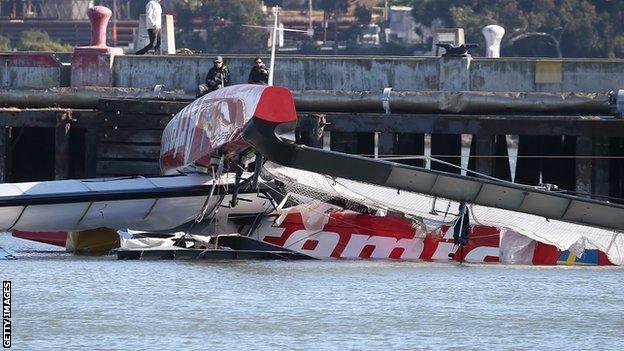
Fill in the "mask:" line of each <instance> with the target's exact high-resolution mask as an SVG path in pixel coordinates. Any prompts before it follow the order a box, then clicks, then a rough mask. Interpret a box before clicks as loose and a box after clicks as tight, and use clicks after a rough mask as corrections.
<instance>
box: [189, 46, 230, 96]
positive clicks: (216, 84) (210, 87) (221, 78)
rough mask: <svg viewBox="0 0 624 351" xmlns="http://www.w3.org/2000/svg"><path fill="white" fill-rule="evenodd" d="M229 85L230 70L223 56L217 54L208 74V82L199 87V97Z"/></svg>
mask: <svg viewBox="0 0 624 351" xmlns="http://www.w3.org/2000/svg"><path fill="white" fill-rule="evenodd" d="M228 85H230V71H229V70H228V68H227V66H226V65H225V64H224V63H223V57H221V56H217V57H215V59H214V66H212V68H211V69H210V70H209V71H208V74H207V75H206V84H201V85H200V86H199V88H198V91H197V97H200V96H202V95H205V94H208V93H209V92H211V91H215V90H217V89H220V88H223V87H227V86H228Z"/></svg>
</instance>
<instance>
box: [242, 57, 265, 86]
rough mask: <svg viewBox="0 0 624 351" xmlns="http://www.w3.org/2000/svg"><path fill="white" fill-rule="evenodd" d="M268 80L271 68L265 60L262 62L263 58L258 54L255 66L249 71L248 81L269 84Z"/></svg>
mask: <svg viewBox="0 0 624 351" xmlns="http://www.w3.org/2000/svg"><path fill="white" fill-rule="evenodd" d="M268 82H269V69H268V68H267V66H265V64H264V62H262V58H260V56H258V57H256V58H255V60H254V66H253V67H252V68H251V72H249V79H247V83H249V84H261V85H267V84H268Z"/></svg>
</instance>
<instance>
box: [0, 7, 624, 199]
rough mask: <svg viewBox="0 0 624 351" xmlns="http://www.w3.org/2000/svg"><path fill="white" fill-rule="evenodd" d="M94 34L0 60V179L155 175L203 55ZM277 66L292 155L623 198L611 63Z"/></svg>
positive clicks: (239, 70) (245, 61) (623, 68)
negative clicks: (287, 99) (312, 152)
mask: <svg viewBox="0 0 624 351" xmlns="http://www.w3.org/2000/svg"><path fill="white" fill-rule="evenodd" d="M92 20H93V21H96V22H97V21H100V20H101V19H98V18H97V16H95V17H94V18H92ZM104 22H105V20H104ZM94 28H95V31H94V33H93V35H92V45H91V46H87V47H78V48H76V50H75V51H74V53H73V55H72V56H71V57H70V58H68V57H65V58H64V60H61V59H60V58H59V57H61V56H58V55H55V54H54V53H23V52H17V53H2V54H0V65H1V67H0V128H1V129H0V149H1V150H2V152H0V154H1V155H2V157H0V181H3V182H18V181H32V180H48V179H67V178H84V177H103V176H128V175H144V176H150V175H156V174H158V173H159V166H158V156H159V152H160V136H161V132H162V130H163V128H164V127H165V126H166V124H167V123H168V121H169V120H170V119H171V118H172V116H173V115H175V114H176V113H177V112H179V111H180V110H181V109H182V108H184V106H186V105H187V104H188V103H189V102H190V101H192V100H193V99H194V97H195V89H196V87H197V85H198V84H200V83H202V82H203V79H204V76H205V74H206V72H207V71H208V70H209V68H210V67H211V65H212V57H210V56H205V55H192V56H184V55H165V56H135V55H123V53H122V52H121V50H118V49H117V48H109V47H107V46H106V44H105V43H106V39H105V36H104V32H103V29H102V28H103V27H101V23H100V24H97V23H95V22H94ZM98 28H99V29H98ZM98 31H99V32H98ZM224 58H225V62H226V64H227V65H228V66H229V69H230V72H231V82H232V83H233V84H238V83H245V82H246V80H247V74H248V70H249V68H250V63H251V62H252V59H253V57H252V56H250V55H230V56H227V55H226V56H225V57H224ZM277 60H278V64H277V69H276V72H275V81H276V84H278V85H281V86H285V87H287V88H289V89H291V90H292V91H293V94H294V96H295V101H296V105H297V110H298V113H299V121H298V125H297V131H296V136H297V141H298V142H300V143H303V144H307V145H310V146H314V147H322V148H326V149H331V150H335V151H341V152H346V153H352V154H360V155H364V156H368V157H382V158H394V159H395V160H396V162H405V163H409V164H414V165H420V166H423V167H431V168H434V169H438V170H443V171H447V172H454V173H459V172H463V173H466V174H469V175H474V176H493V177H496V178H500V179H504V180H508V181H515V182H520V183H524V184H530V185H538V184H542V183H549V184H554V185H557V186H558V187H559V188H560V189H562V190H565V191H569V192H575V193H577V194H580V195H583V196H592V197H596V198H601V199H611V201H619V200H618V199H619V198H624V182H623V181H622V178H623V176H624V162H623V160H624V119H620V118H619V117H620V116H621V113H622V111H618V110H617V108H616V106H615V101H614V95H612V96H609V95H608V92H610V91H614V92H616V93H617V91H618V89H620V88H622V86H621V84H622V83H621V82H624V60H616V59H528V58H496V59H493V58H472V57H373V56H322V57H321V56H318V57H315V56H288V55H279V56H278V59H277ZM623 95H624V94H623ZM621 99H624V97H622V98H621ZM468 150H469V151H468ZM424 156H427V157H428V159H424V158H423V157H424ZM437 160H440V161H443V162H446V163H440V162H437ZM462 160H463V162H462ZM466 160H467V162H466ZM461 166H464V169H463V170H461V169H460V167H461Z"/></svg>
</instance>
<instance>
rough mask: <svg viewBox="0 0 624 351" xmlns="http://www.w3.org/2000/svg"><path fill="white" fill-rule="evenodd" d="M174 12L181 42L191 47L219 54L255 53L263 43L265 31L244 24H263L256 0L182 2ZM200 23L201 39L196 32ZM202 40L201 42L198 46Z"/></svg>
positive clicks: (266, 34)
mask: <svg viewBox="0 0 624 351" xmlns="http://www.w3.org/2000/svg"><path fill="white" fill-rule="evenodd" d="M176 11H177V13H178V17H179V19H178V23H180V29H181V30H182V32H183V33H182V35H181V36H180V38H181V42H182V43H183V45H187V46H189V47H190V48H193V49H200V50H205V51H209V52H220V53H226V52H227V53H257V52H258V51H261V50H262V49H263V48H264V47H265V45H266V39H267V37H268V32H267V31H263V30H261V29H256V28H248V27H244V25H263V24H264V19H265V16H264V14H263V13H262V9H261V6H260V2H259V1H257V0H208V1H186V2H182V1H181V2H179V3H178V4H177V5H176ZM196 22H200V23H201V24H200V25H197V24H195V23H196ZM199 26H203V29H205V30H206V33H207V35H206V38H205V39H204V40H202V39H200V37H199V35H197V34H196V32H195V29H197V28H198V27H199ZM202 42H203V43H204V45H198V43H202ZM202 46H203V47H202Z"/></svg>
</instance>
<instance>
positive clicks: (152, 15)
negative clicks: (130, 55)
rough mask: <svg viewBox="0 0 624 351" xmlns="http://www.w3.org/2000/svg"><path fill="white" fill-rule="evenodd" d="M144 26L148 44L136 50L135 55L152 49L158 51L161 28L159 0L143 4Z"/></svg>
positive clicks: (151, 0)
mask: <svg viewBox="0 0 624 351" xmlns="http://www.w3.org/2000/svg"><path fill="white" fill-rule="evenodd" d="M145 24H146V26H145V28H147V35H148V36H149V44H147V46H146V47H144V48H143V49H141V50H139V51H137V52H136V54H137V55H143V54H145V53H146V52H148V51H150V50H152V49H154V52H155V53H158V52H159V51H160V29H161V28H162V7H160V0H150V1H149V2H148V3H147V5H145Z"/></svg>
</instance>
